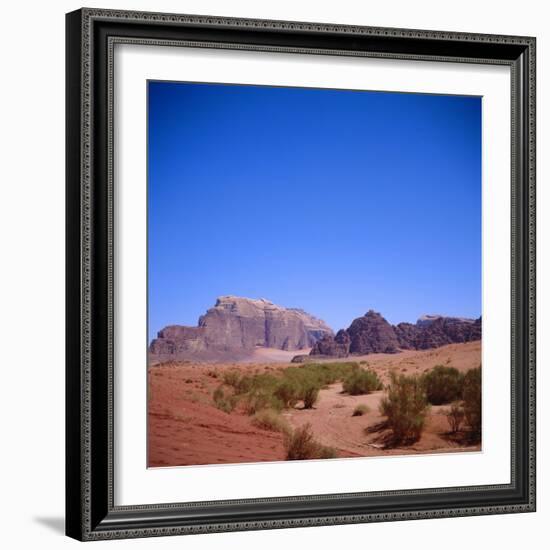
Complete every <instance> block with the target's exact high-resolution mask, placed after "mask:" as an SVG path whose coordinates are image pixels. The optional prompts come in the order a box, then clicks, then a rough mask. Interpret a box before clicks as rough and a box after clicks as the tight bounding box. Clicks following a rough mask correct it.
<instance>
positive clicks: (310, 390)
mask: <svg viewBox="0 0 550 550" xmlns="http://www.w3.org/2000/svg"><path fill="white" fill-rule="evenodd" d="M318 398H319V387H318V386H316V385H315V384H314V383H312V384H309V385H307V386H305V387H304V389H303V400H304V409H312V408H313V405H315V403H316V401H317V399H318Z"/></svg>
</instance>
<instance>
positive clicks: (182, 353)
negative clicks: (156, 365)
mask: <svg viewBox="0 0 550 550" xmlns="http://www.w3.org/2000/svg"><path fill="white" fill-rule="evenodd" d="M332 334H333V333H332V330H331V329H330V327H329V326H328V325H327V324H326V323H325V322H324V321H321V320H320V319H317V318H315V317H313V316H312V315H309V314H308V313H306V312H305V311H303V310H301V309H292V308H284V307H281V306H277V305H275V304H273V303H272V302H270V301H268V300H265V299H263V298H262V299H259V300H252V299H249V298H240V297H237V296H221V297H219V298H218V299H217V301H216V305H215V306H214V307H212V308H210V309H209V310H208V311H207V312H206V313H205V314H204V315H202V316H201V317H200V318H199V322H198V326H197V327H186V326H181V325H172V326H168V327H165V328H163V329H162V330H161V331H159V333H158V336H157V338H156V339H154V340H153V341H152V342H151V345H150V348H149V351H150V353H151V355H153V356H154V357H156V358H157V359H163V360H166V359H170V358H173V359H187V358H191V359H216V358H223V357H224V356H227V357H229V358H232V359H238V358H241V357H242V356H245V355H247V354H249V353H250V352H251V351H253V350H254V349H255V348H256V347H266V348H276V349H281V350H288V351H290V350H301V349H305V348H310V347H312V346H314V345H315V344H316V343H317V341H319V340H320V339H322V338H323V337H325V336H332Z"/></svg>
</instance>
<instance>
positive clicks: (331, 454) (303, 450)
mask: <svg viewBox="0 0 550 550" xmlns="http://www.w3.org/2000/svg"><path fill="white" fill-rule="evenodd" d="M285 448H286V459H287V460H311V459H315V458H336V456H337V454H336V450H335V449H333V448H331V447H326V446H324V445H321V444H320V443H319V442H317V441H316V440H315V438H314V437H313V433H312V432H311V424H305V425H304V426H302V427H300V428H297V429H296V430H295V431H294V432H292V433H291V434H289V435H287V436H286V437H285Z"/></svg>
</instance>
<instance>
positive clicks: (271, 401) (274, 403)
mask: <svg viewBox="0 0 550 550" xmlns="http://www.w3.org/2000/svg"><path fill="white" fill-rule="evenodd" d="M243 399H244V403H245V410H246V412H247V413H248V414H255V413H257V412H258V411H261V410H263V409H273V410H275V411H281V410H283V409H284V404H283V403H282V401H281V400H280V399H277V397H275V396H274V395H273V393H272V392H270V391H268V390H265V389H262V388H260V389H255V390H252V391H250V392H248V393H247V394H246V395H245V396H244V398H243Z"/></svg>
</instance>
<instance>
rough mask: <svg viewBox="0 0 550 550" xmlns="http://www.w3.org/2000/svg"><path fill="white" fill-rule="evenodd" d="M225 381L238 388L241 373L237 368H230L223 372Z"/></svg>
mask: <svg viewBox="0 0 550 550" xmlns="http://www.w3.org/2000/svg"><path fill="white" fill-rule="evenodd" d="M222 379H223V383H224V384H227V385H228V386H232V387H233V388H236V387H237V385H238V384H239V381H240V379H241V374H240V373H239V371H237V370H229V371H225V372H224V373H223V378H222Z"/></svg>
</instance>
